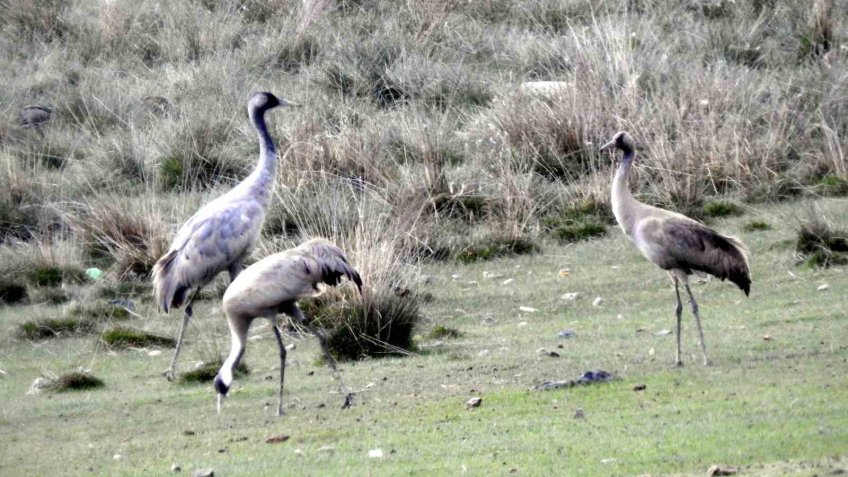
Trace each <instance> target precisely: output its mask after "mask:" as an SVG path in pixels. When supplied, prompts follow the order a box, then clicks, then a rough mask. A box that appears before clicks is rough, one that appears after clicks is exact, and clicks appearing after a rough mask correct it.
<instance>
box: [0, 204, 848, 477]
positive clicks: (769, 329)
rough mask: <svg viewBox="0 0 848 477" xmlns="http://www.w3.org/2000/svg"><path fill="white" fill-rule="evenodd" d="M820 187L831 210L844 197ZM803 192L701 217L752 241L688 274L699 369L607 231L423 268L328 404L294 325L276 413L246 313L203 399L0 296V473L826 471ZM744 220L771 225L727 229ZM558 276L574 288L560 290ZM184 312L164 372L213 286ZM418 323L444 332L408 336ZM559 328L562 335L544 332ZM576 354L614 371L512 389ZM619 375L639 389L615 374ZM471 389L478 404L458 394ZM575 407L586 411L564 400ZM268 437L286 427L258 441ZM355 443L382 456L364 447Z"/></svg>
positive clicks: (205, 352)
mask: <svg viewBox="0 0 848 477" xmlns="http://www.w3.org/2000/svg"><path fill="white" fill-rule="evenodd" d="M819 205H820V206H821V208H822V211H823V213H824V214H825V215H826V216H827V217H829V218H830V219H831V220H833V221H834V222H835V223H841V224H844V223H846V222H848V212H846V210H848V208H846V206H848V202H846V201H845V200H844V199H832V200H826V201H820V202H819ZM804 208H805V206H802V205H801V204H797V203H786V204H782V205H776V206H764V207H762V208H748V209H747V210H746V213H745V215H743V216H741V217H735V218H731V219H725V220H721V221H719V222H718V223H717V224H716V225H717V228H718V229H719V230H721V231H724V232H727V233H732V234H734V235H737V236H739V237H740V238H742V239H743V240H744V241H745V243H747V245H748V246H749V248H750V249H751V263H752V267H753V281H754V283H753V291H752V293H751V297H750V298H748V299H745V297H744V295H743V294H742V293H741V292H740V291H739V290H737V289H735V288H734V287H733V286H731V285H730V284H727V283H721V282H719V281H717V280H713V281H712V282H711V283H708V284H705V285H696V286H694V290H695V293H696V295H697V297H698V298H699V302H700V304H701V310H702V314H703V318H704V327H705V334H706V342H707V346H708V350H709V352H710V357H711V361H712V363H711V365H710V366H707V367H702V366H700V365H698V364H697V363H699V359H698V356H699V355H698V348H697V340H696V338H695V336H696V334H695V331H694V326H693V320H692V318H691V315H690V314H689V311H688V309H687V311H686V314H685V315H684V328H683V330H684V344H683V346H684V362H685V366H684V367H683V368H679V369H678V368H675V367H673V366H672V363H673V356H674V337H673V334H663V333H661V332H662V331H663V330H669V329H672V327H673V302H674V299H673V293H672V291H671V288H670V285H669V282H668V280H667V278H666V277H665V275H664V274H663V273H662V272H661V271H660V270H658V269H655V268H654V267H653V266H651V265H650V264H648V263H647V262H646V261H645V260H644V259H643V258H642V257H641V256H639V255H638V252H637V251H636V250H635V248H634V247H632V246H631V245H630V244H629V243H628V242H627V241H626V239H625V238H624V237H623V235H622V234H621V233H620V232H619V231H617V230H616V231H614V232H613V233H612V234H611V235H610V236H609V237H607V238H602V239H598V240H594V241H591V242H584V243H581V244H578V245H570V246H561V245H557V244H553V243H546V244H545V245H544V250H543V252H541V253H539V254H535V255H526V256H521V257H517V258H510V259H499V260H495V261H490V262H480V263H475V264H471V265H457V264H446V263H442V264H434V265H427V266H426V267H424V268H423V269H422V270H420V274H421V276H422V277H424V278H423V279H426V280H427V281H428V282H430V284H428V285H425V286H423V289H422V291H426V292H429V293H431V294H432V296H433V299H432V300H431V301H430V302H428V303H427V304H425V305H424V310H423V311H424V314H425V317H426V322H425V323H424V324H422V325H421V327H420V329H419V330H418V334H419V337H418V352H417V353H416V354H415V355H414V356H407V357H388V358H383V359H372V360H366V361H361V362H355V363H344V364H342V374H343V376H344V379H345V380H346V383H347V384H348V385H350V386H351V387H353V388H354V389H355V390H356V391H357V394H356V397H355V401H354V406H353V407H352V408H351V409H349V410H341V409H339V405H340V404H341V400H342V398H341V396H340V395H338V393H337V391H335V390H336V387H335V384H334V383H333V381H332V379H331V377H330V373H329V371H328V370H327V369H325V367H324V366H323V365H322V364H321V363H320V362H318V360H317V358H318V356H319V352H318V348H317V345H316V343H315V341H314V339H307V338H305V337H299V336H297V335H294V336H289V337H288V341H289V342H293V343H295V344H296V348H295V349H294V350H292V351H291V352H290V353H289V362H288V367H289V369H288V373H287V387H286V399H287V403H288V414H287V415H286V416H285V417H283V418H276V417H273V410H274V407H275V398H274V392H275V391H274V390H275V386H276V379H277V373H278V362H277V358H276V356H277V354H276V351H275V349H274V348H275V345H274V342H273V338H272V334H271V333H270V329H269V327H268V325H267V324H265V323H259V322H257V323H256V324H254V328H253V329H252V331H251V335H255V336H257V337H258V338H257V339H256V340H254V341H252V342H251V343H250V344H249V346H248V349H247V354H246V362H247V363H248V365H249V367H250V368H251V370H252V372H251V374H250V375H248V376H246V377H241V378H237V380H236V382H235V385H234V387H233V389H232V391H231V393H230V397H229V398H228V399H227V400H226V402H225V405H224V411H223V413H222V415H221V416H218V415H217V414H216V412H215V403H214V394H213V391H212V388H211V385H208V384H206V385H180V384H172V383H168V382H167V381H165V379H164V378H163V377H162V376H161V375H160V373H161V372H162V371H163V370H164V369H165V367H166V366H167V362H168V359H169V358H170V349H163V350H162V353H161V354H158V355H156V356H150V355H149V354H148V353H149V351H151V350H148V349H129V350H123V351H119V350H114V351H110V350H107V349H105V348H104V347H103V345H102V344H101V343H100V342H99V340H98V338H97V336H96V335H82V336H76V337H68V338H59V339H52V340H46V341H41V342H27V341H25V340H20V339H16V338H14V335H15V333H16V330H17V326H18V324H19V323H21V322H23V321H25V320H29V319H33V318H38V317H44V316H53V315H56V316H58V315H60V314H61V309H60V308H59V307H49V306H46V305H31V306H23V307H4V308H0V327H2V333H0V336H2V338H0V348H2V350H3V353H2V357H0V369H2V370H3V374H2V376H0V413H2V414H0V434H2V435H3V445H2V446H0V465H2V471H0V473H2V474H3V475H52V474H57V473H61V474H62V475H86V474H96V475H163V474H166V473H169V472H171V470H170V469H171V466H172V464H178V465H179V466H180V467H181V468H182V472H183V474H188V475H191V473H192V472H194V471H195V470H196V469H201V468H212V469H214V470H215V473H216V475H225V476H226V475H316V476H317V475H512V474H516V475H592V476H594V475H641V474H650V475H668V474H675V475H677V474H684V475H704V474H705V473H706V470H707V468H708V467H710V466H711V465H713V464H724V465H730V466H737V467H739V468H740V474H742V475H775V476H777V475H807V476H812V475H819V476H821V475H836V474H837V473H838V472H840V471H845V470H848V375H846V373H845V369H846V361H848V344H847V343H846V341H845V338H846V337H848V311H846V310H848V294H846V288H848V275H846V273H845V269H844V268H838V267H837V268H830V269H813V268H807V267H803V266H801V267H799V266H796V264H795V262H796V259H795V257H793V252H794V242H793V238H794V234H795V228H796V226H797V221H798V217H802V216H803V209H804ZM754 220H760V221H763V222H766V223H768V224H770V225H771V226H772V227H773V228H772V230H767V231H752V232H745V231H744V228H745V227H744V226H745V224H747V223H749V222H751V221H754ZM562 269H568V270H570V273H569V274H567V276H563V275H566V274H561V273H560V270H562ZM423 279H422V280H423ZM508 280H512V281H508ZM824 284H827V285H828V288H827V289H825V290H821V291H820V290H819V288H820V287H821V286H822V285H824ZM575 292H576V293H579V296H578V298H577V299H575V300H573V301H571V300H566V299H563V298H562V297H561V296H562V295H563V294H565V293H575ZM596 297H601V298H602V299H603V303H602V304H601V305H600V306H594V305H593V301H594V300H595V298H596ZM522 306H523V307H531V308H535V309H536V310H537V311H534V312H533V311H531V312H527V311H520V310H519V307H522ZM136 311H137V312H138V314H139V315H141V317H142V318H131V319H130V321H129V323H130V324H132V325H133V326H135V327H138V328H143V329H145V330H148V331H152V332H157V333H161V334H165V335H173V333H174V332H175V331H176V327H177V325H178V319H177V318H176V317H175V316H162V315H159V314H157V313H156V312H155V309H153V308H152V307H151V306H150V303H149V302H143V303H140V304H139V308H138V309H137V310H136ZM207 315H208V316H207ZM195 316H196V317H198V318H197V319H196V320H195V321H194V322H193V326H192V329H191V331H190V337H191V338H190V341H189V343H188V345H187V346H188V348H187V351H186V352H185V353H186V354H185V359H184V360H183V370H186V369H188V368H190V367H191V363H192V362H196V361H199V360H203V359H210V357H213V356H217V355H218V354H222V353H225V352H226V350H227V348H228V345H229V337H228V335H227V332H226V326H225V321H224V319H223V316H222V314H221V312H220V309H219V303H218V302H217V301H212V300H209V301H204V302H202V303H201V304H200V306H199V307H198V308H197V309H196V310H195ZM436 325H443V326H447V327H450V328H454V329H456V330H458V331H460V333H461V334H460V336H458V337H454V338H439V339H429V338H427V335H428V333H429V331H430V328H431V327H434V326H436ZM564 329H570V330H572V331H573V332H574V335H575V336H574V337H572V338H568V339H560V338H558V332H559V331H561V330H564ZM767 336H768V337H770V339H766V337H767ZM560 346H561V347H560ZM539 348H545V350H548V351H556V352H558V353H559V354H560V355H561V357H559V358H555V357H549V356H547V355H543V354H540V353H538V352H537V350H538V349H539ZM78 366H82V367H84V368H88V369H90V370H91V371H92V373H93V374H95V375H96V376H98V377H100V378H101V379H103V380H104V381H105V387H103V388H100V389H95V390H92V391H80V392H66V393H45V394H41V395H27V389H28V387H29V386H30V383H31V382H32V381H33V380H34V379H35V378H36V377H38V376H40V375H41V374H42V372H43V371H44V370H47V371H50V372H54V373H60V372H63V371H66V370H70V369H74V368H76V367H78ZM594 369H604V370H607V371H609V372H612V373H614V374H615V375H616V376H617V377H618V378H619V379H618V380H616V381H613V382H611V383H606V384H596V385H591V386H585V387H576V388H571V389H565V390H556V391H544V392H538V391H530V390H529V389H530V388H531V387H532V386H534V385H536V384H539V383H541V382H543V381H546V380H564V379H575V378H577V377H578V376H580V375H581V374H582V373H583V372H585V371H587V370H594ZM637 384H644V385H645V386H646V389H645V390H644V391H634V390H633V388H634V386H635V385H637ZM472 396H480V397H482V398H483V403H482V405H481V407H479V408H476V409H472V410H466V407H465V401H466V400H467V399H468V398H470V397H472ZM578 408H580V409H582V410H583V412H584V414H585V417H583V418H575V417H574V413H575V411H576V410H577V409H578ZM278 434H284V435H288V436H291V438H290V439H289V440H288V441H286V442H282V443H276V444H267V443H265V439H266V438H267V437H269V436H272V435H278ZM373 449H381V450H382V454H383V457H382V458H369V451H370V450H373Z"/></svg>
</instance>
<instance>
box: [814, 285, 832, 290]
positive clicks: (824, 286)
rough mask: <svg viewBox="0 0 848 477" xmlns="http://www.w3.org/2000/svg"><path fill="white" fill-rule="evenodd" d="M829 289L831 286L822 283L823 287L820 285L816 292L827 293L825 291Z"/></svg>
mask: <svg viewBox="0 0 848 477" xmlns="http://www.w3.org/2000/svg"><path fill="white" fill-rule="evenodd" d="M828 288H830V285H828V284H827V283H822V284H821V285H819V287H818V288H816V290H818V291H825V290H827V289H828Z"/></svg>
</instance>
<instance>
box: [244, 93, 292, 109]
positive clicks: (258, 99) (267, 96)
mask: <svg viewBox="0 0 848 477" xmlns="http://www.w3.org/2000/svg"><path fill="white" fill-rule="evenodd" d="M277 106H298V105H297V104H295V103H292V102H291V101H288V100H285V99H282V98H278V97H276V96H274V93H269V92H267V91H262V92H259V93H253V96H251V97H250V102H249V103H248V104H247V108H248V110H251V111H262V112H264V111H267V110H269V109H272V108H276V107H277Z"/></svg>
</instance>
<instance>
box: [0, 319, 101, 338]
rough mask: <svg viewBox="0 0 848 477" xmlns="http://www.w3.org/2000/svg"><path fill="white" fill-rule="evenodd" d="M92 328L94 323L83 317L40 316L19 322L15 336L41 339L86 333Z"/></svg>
mask: <svg viewBox="0 0 848 477" xmlns="http://www.w3.org/2000/svg"><path fill="white" fill-rule="evenodd" d="M93 329H94V324H93V323H92V322H90V321H87V320H84V319H79V318H74V317H68V318H40V319H36V320H31V321H25V322H23V323H21V324H19V325H18V332H17V336H18V337H19V338H23V339H27V340H43V339H48V338H56V337H61V336H69V335H73V334H78V333H88V332H90V331H92V330H93Z"/></svg>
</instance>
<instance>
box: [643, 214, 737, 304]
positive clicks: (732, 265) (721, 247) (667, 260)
mask: <svg viewBox="0 0 848 477" xmlns="http://www.w3.org/2000/svg"><path fill="white" fill-rule="evenodd" d="M651 238H652V239H653V241H654V242H655V243H656V245H658V247H657V249H658V250H660V251H661V252H660V253H659V254H658V256H657V264H658V265H659V266H660V267H662V268H664V269H666V270H668V269H672V268H679V269H682V270H684V271H686V272H687V273H691V272H692V271H693V270H697V271H700V272H705V273H709V274H710V275H714V276H716V277H718V278H720V279H722V280H724V279H729V280H730V281H731V282H733V283H735V284H736V285H737V286H738V287H739V288H740V289H742V291H744V292H745V294H746V295H747V294H748V293H749V292H750V290H751V272H750V269H749V266H748V255H747V250H746V249H745V246H744V245H743V244H742V243H741V242H739V241H738V240H736V239H735V238H733V237H727V236H724V235H721V234H719V233H718V232H716V231H715V230H713V229H711V228H709V227H707V226H705V225H703V224H700V223H698V222H695V221H694V220H689V219H685V220H684V219H678V218H671V219H666V220H664V221H662V222H659V223H658V227H656V228H655V229H654V231H653V232H652V233H651Z"/></svg>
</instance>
